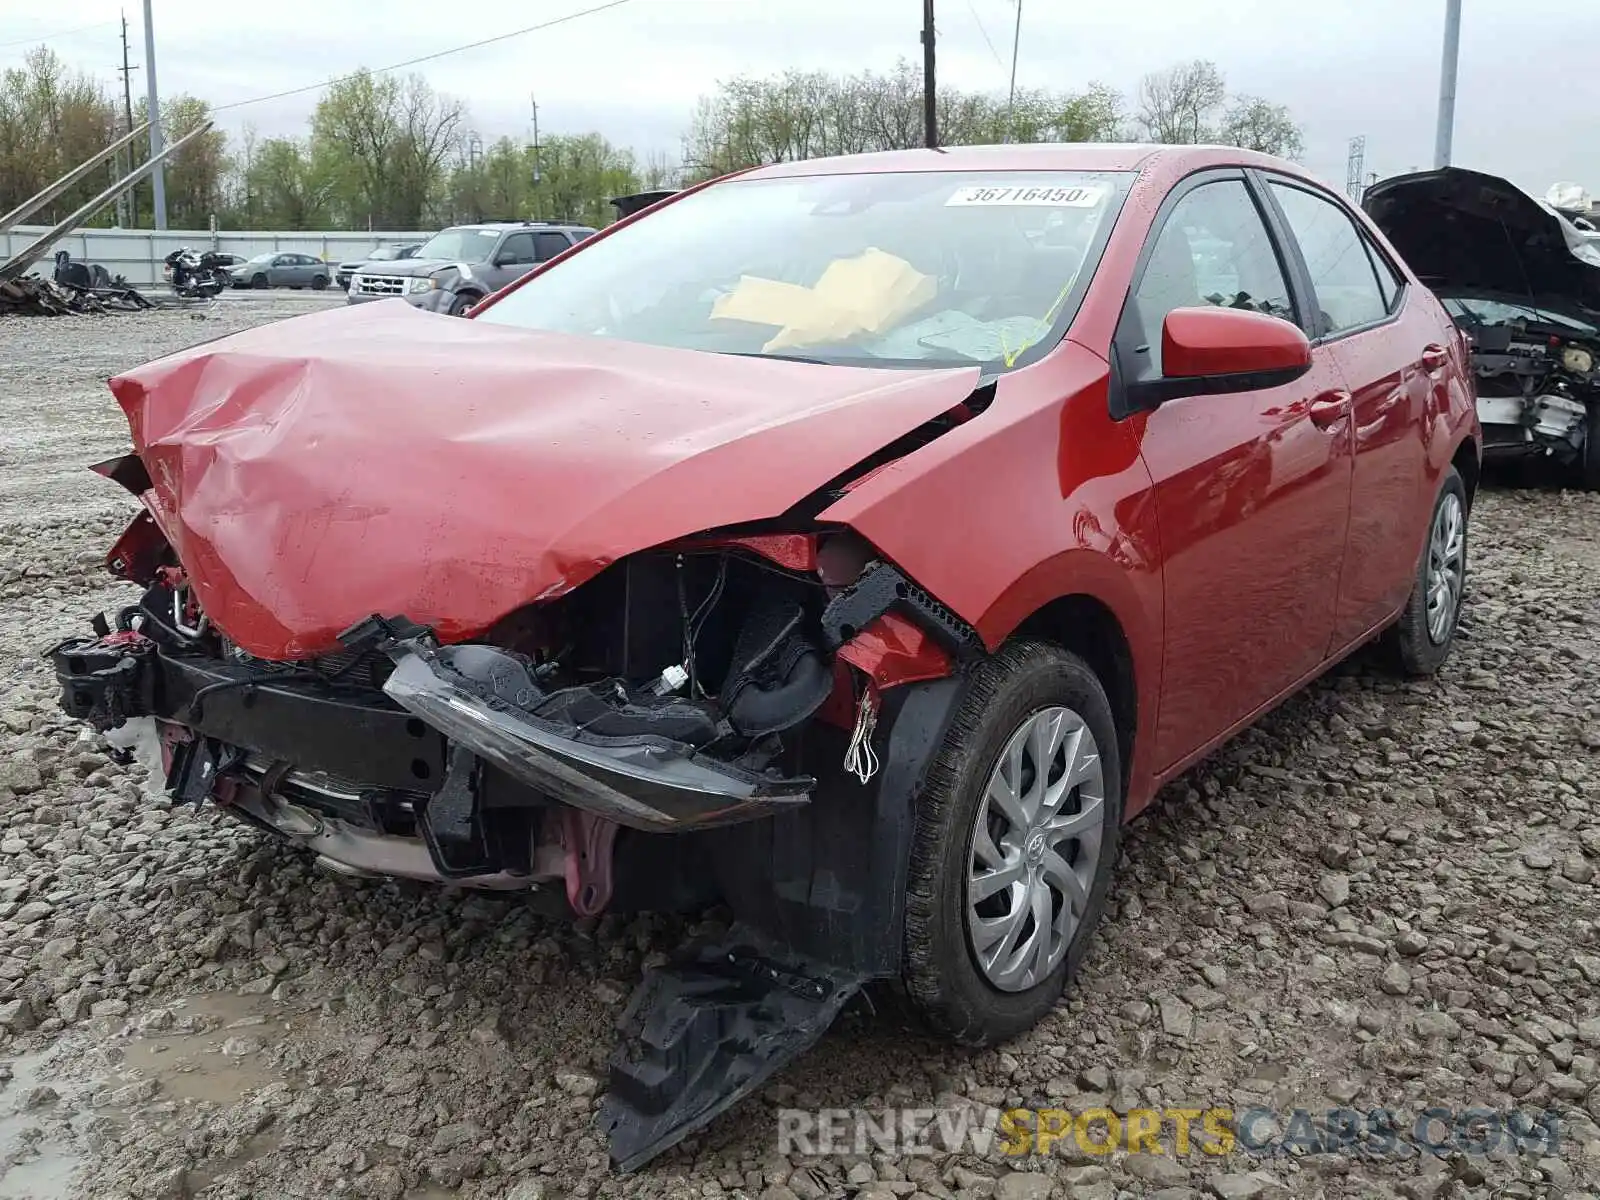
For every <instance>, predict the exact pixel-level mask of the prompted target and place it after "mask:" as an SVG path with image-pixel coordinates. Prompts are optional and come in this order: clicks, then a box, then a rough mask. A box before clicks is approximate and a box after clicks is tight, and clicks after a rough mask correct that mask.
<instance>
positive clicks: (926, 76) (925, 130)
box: [146, 0, 939, 150]
mask: <svg viewBox="0 0 1600 1200" xmlns="http://www.w3.org/2000/svg"><path fill="white" fill-rule="evenodd" d="M148 2H149V0H146V3H148ZM937 99H938V89H937V88H936V87H935V85H934V81H933V0H922V144H923V145H924V146H926V147H928V149H930V150H936V149H938V147H939V108H938V103H937Z"/></svg>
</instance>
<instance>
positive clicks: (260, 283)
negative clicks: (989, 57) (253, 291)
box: [250, 275, 267, 288]
mask: <svg viewBox="0 0 1600 1200" xmlns="http://www.w3.org/2000/svg"><path fill="white" fill-rule="evenodd" d="M250 286H251V287H258V288H264V287H266V286H267V277H266V276H265V275H257V276H256V277H255V278H253V279H252V280H251V281H250Z"/></svg>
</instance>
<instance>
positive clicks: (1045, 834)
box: [905, 642, 1122, 1046]
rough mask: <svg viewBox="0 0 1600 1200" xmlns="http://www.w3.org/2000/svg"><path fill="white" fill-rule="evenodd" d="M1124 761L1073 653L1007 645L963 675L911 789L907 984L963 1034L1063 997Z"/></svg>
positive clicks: (936, 1018)
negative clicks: (958, 697) (919, 786)
mask: <svg viewBox="0 0 1600 1200" xmlns="http://www.w3.org/2000/svg"><path fill="white" fill-rule="evenodd" d="M1121 820H1122V766H1121V758H1120V754H1119V751H1118V746H1117V735H1116V724H1115V721H1114V719H1113V717H1112V714H1111V706H1110V704H1109V702H1108V701H1107V699H1106V694H1105V689H1104V688H1103V687H1102V686H1101V684H1100V681H1099V680H1098V679H1097V678H1096V677H1095V674H1094V672H1093V671H1091V670H1090V669H1089V667H1088V666H1087V665H1086V664H1085V663H1084V662H1083V660H1082V659H1080V658H1078V657H1077V656H1076V655H1073V654H1069V653H1068V652H1067V651H1065V650H1062V649H1060V648H1059V647H1057V646H1053V645H1049V644H1047V643H1043V642H1019V643H1016V644H1013V645H1008V646H1006V647H1004V648H1003V649H1001V650H1000V651H999V652H998V653H996V654H995V655H994V656H993V657H992V658H990V659H988V660H987V661H985V662H984V663H983V664H982V666H981V667H979V669H978V670H977V671H976V672H975V673H974V675H973V677H972V679H971V681H970V683H969V684H968V687H967V692H966V695H965V696H964V697H963V699H962V702H961V706H960V708H959V710H958V711H957V713H956V716H955V718H954V719H953V720H952V722H951V726H950V730H949V732H948V733H947V734H946V735H945V740H944V743H943V745H942V747H941V748H940V750H939V752H938V754H937V756H936V757H935V759H934V762H933V765H932V767H931V768H930V770H929V772H928V782H927V786H926V787H925V789H924V790H923V794H922V796H921V797H920V799H919V801H918V810H917V827H916V832H915V835H914V838H913V841H912V848H911V862H910V867H909V872H908V877H907V888H906V932H905V982H906V988H907V991H908V992H909V993H910V995H911V998H912V999H913V1001H915V1003H916V1004H917V1005H918V1007H919V1008H921V1010H922V1011H923V1013H924V1014H925V1015H926V1016H927V1017H928V1019H929V1021H930V1022H931V1023H932V1024H933V1025H934V1026H935V1027H936V1028H938V1029H939V1030H941V1031H942V1032H944V1033H945V1034H947V1035H949V1036H950V1037H951V1038H953V1039H955V1040H956V1041H958V1042H961V1043H963V1044H965V1045H971V1046H983V1045H989V1044H991V1043H994V1042H998V1041H1003V1040H1005V1039H1007V1038H1011V1037H1015V1036H1017V1035H1018V1034H1020V1033H1022V1032H1024V1031H1025V1030H1027V1029H1029V1028H1031V1027H1032V1026H1033V1025H1035V1024H1036V1023H1037V1022H1038V1021H1039V1020H1040V1019H1041V1018H1042V1017H1044V1015H1045V1014H1046V1013H1048V1012H1049V1011H1050V1010H1051V1008H1053V1007H1054V1006H1055V1004H1056V1001H1057V1000H1058V999H1059V998H1060V996H1061V993H1062V990H1063V989H1064V988H1065V986H1066V984H1067V981H1068V980H1069V979H1071V978H1072V976H1073V975H1074V974H1075V973H1076V971H1077V969H1078V964H1079V962H1080V961H1081V960H1082V957H1083V954H1084V951H1085V949H1086V947H1087V945H1088V941H1089V937H1090V935H1091V933H1092V932H1093V930H1094V927H1095V924H1096V922H1097V921H1098V920H1099V918H1100V914H1101V912H1102V911H1103V910H1104V908H1105V900H1106V892H1107V889H1108V888H1109V887H1110V882H1111V868H1112V863H1113V861H1114V860H1115V858H1116V853H1117V836H1118V831H1119V828H1120V825H1121Z"/></svg>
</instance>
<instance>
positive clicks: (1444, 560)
mask: <svg viewBox="0 0 1600 1200" xmlns="http://www.w3.org/2000/svg"><path fill="white" fill-rule="evenodd" d="M1466 582H1467V489H1466V486H1465V485H1464V484H1463V483H1462V482H1461V475H1460V473H1459V472H1457V471H1456V469H1455V468H1454V467H1447V468H1446V469H1445V476H1444V481H1443V483H1442V484H1441V485H1440V487H1439V495H1438V497H1437V498H1436V499H1435V500H1434V502H1433V513H1432V515H1431V516H1430V517H1429V519H1428V540H1427V544H1426V545H1425V546H1424V547H1423V551H1422V561H1421V562H1420V563H1419V564H1418V565H1417V577H1416V579H1415V580H1414V581H1413V583H1412V585H1411V597H1410V599H1409V600H1407V601H1406V607H1405V611H1404V612H1402V613H1401V614H1400V620H1399V621H1398V622H1396V623H1395V625H1394V626H1393V628H1391V629H1390V630H1389V633H1388V635H1387V640H1388V643H1389V649H1390V651H1391V652H1392V654H1393V656H1394V658H1395V659H1396V660H1397V662H1398V664H1399V667H1400V669H1401V671H1403V672H1404V673H1405V674H1407V675H1416V676H1425V675H1432V674H1433V673H1434V672H1436V671H1437V670H1438V669H1439V668H1440V667H1441V666H1443V665H1444V660H1445V659H1446V658H1448V657H1449V656H1450V647H1451V645H1452V644H1453V643H1454V642H1455V636H1456V626H1457V625H1458V624H1459V623H1460V621H1461V599H1462V596H1463V594H1464V592H1465V590H1466Z"/></svg>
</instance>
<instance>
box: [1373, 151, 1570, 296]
mask: <svg viewBox="0 0 1600 1200" xmlns="http://www.w3.org/2000/svg"><path fill="white" fill-rule="evenodd" d="M1361 206H1362V207H1363V208H1364V209H1366V211H1367V214H1368V215H1369V216H1370V217H1371V218H1372V220H1373V222H1374V223H1375V224H1376V225H1377V226H1378V228H1379V229H1381V230H1383V233H1384V236H1386V237H1387V238H1388V239H1389V241H1390V242H1391V243H1392V244H1393V245H1394V248H1395V249H1396V250H1398V251H1399V252H1400V254H1401V255H1402V256H1403V257H1404V258H1405V260H1406V262H1407V263H1409V264H1410V266H1411V269H1412V270H1413V271H1415V272H1416V273H1417V276H1418V278H1420V279H1421V280H1422V282H1423V283H1424V284H1426V285H1427V286H1428V287H1430V288H1432V289H1433V290H1434V291H1436V292H1439V293H1442V294H1445V295H1450V294H1453V293H1461V292H1466V291H1471V292H1476V293H1479V294H1488V293H1494V294H1499V295H1503V296H1508V297H1520V298H1525V299H1528V300H1532V301H1534V302H1536V303H1538V304H1543V305H1548V306H1551V307H1559V308H1566V309H1573V308H1576V309H1579V310H1582V311H1585V312H1590V313H1593V312H1597V311H1600V245H1596V244H1595V243H1594V242H1592V241H1591V240H1590V239H1589V238H1587V237H1585V235H1584V234H1583V233H1582V232H1580V231H1579V230H1578V229H1576V228H1575V227H1574V226H1573V225H1572V224H1571V223H1570V222H1568V221H1566V220H1564V219H1563V218H1562V217H1561V216H1560V215H1559V214H1558V213H1557V212H1556V210H1555V209H1554V208H1552V207H1550V205H1549V204H1547V203H1545V202H1544V201H1542V200H1536V199H1535V198H1534V197H1532V196H1530V195H1528V193H1526V192H1524V191H1522V190H1521V189H1520V188H1518V187H1517V186H1516V185H1515V184H1513V183H1511V182H1509V181H1508V180H1505V179H1501V178H1499V177H1498V176H1494V175H1485V174H1483V173H1482V172H1479V171H1467V170H1463V169H1462V168H1460V167H1446V168H1445V169H1443V170H1439V171H1423V172H1420V173H1418V174H1414V175H1398V176H1395V177H1394V178H1393V179H1385V180H1383V181H1382V182H1381V183H1375V184H1373V185H1372V186H1371V187H1370V188H1368V189H1367V191H1366V194H1365V195H1364V196H1363V198H1362V201H1361Z"/></svg>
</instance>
